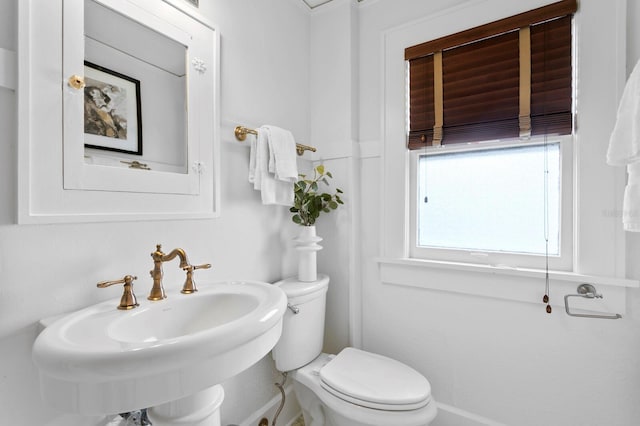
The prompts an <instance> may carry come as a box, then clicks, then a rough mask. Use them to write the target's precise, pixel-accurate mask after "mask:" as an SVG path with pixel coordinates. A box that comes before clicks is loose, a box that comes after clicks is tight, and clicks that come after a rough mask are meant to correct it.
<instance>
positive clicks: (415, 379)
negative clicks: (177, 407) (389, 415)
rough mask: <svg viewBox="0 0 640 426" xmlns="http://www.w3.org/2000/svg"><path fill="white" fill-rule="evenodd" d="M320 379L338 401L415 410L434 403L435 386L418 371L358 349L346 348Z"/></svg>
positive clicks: (392, 409)
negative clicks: (339, 399) (433, 390)
mask: <svg viewBox="0 0 640 426" xmlns="http://www.w3.org/2000/svg"><path fill="white" fill-rule="evenodd" d="M320 379H321V384H322V387H323V388H324V389H325V390H327V391H328V392H330V393H332V394H333V395H335V396H337V397H338V398H341V399H343V400H345V401H348V402H351V403H353V404H358V405H361V406H364V407H369V408H376V409H379V410H391V411H404V410H415V409H418V408H421V407H424V406H425V405H427V404H428V403H429V401H430V400H431V385H430V384H429V381H427V379H425V378H424V377H423V376H422V375H421V374H420V373H418V372H417V371H416V370H414V369H413V368H411V367H409V366H407V365H405V364H403V363H401V362H399V361H396V360H394V359H391V358H387V357H384V356H382V355H378V354H372V353H370V352H365V351H361V350H359V349H355V348H346V349H344V350H343V351H342V352H340V353H339V354H338V355H337V356H336V357H335V358H334V359H333V360H331V361H330V362H329V363H327V364H326V365H325V366H324V367H322V368H321V369H320Z"/></svg>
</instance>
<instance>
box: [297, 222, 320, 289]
mask: <svg viewBox="0 0 640 426" xmlns="http://www.w3.org/2000/svg"><path fill="white" fill-rule="evenodd" d="M294 241H295V242H296V249H297V250H298V280H300V281H304V282H312V281H316V280H317V279H318V266H317V259H316V252H317V251H318V250H322V246H321V245H320V244H318V243H319V242H320V241H322V238H320V237H318V236H317V235H316V227H315V225H311V226H301V227H300V233H299V234H298V238H296V239H295V240H294Z"/></svg>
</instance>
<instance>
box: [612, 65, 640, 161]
mask: <svg viewBox="0 0 640 426" xmlns="http://www.w3.org/2000/svg"><path fill="white" fill-rule="evenodd" d="M636 160H640V62H638V63H637V64H636V66H635V68H634V69H633V72H631V75H630V76H629V80H628V81H627V84H626V86H625V88H624V92H623V93H622V99H621V100H620V106H619V107H618V117H617V120H616V124H615V127H614V128H613V132H612V133H611V138H610V139H609V150H608V151H607V163H609V164H610V165H612V166H624V165H626V164H629V163H633V162H634V161H636Z"/></svg>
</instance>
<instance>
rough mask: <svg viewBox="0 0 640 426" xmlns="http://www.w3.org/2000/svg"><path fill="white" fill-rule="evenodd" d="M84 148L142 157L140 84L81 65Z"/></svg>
mask: <svg viewBox="0 0 640 426" xmlns="http://www.w3.org/2000/svg"><path fill="white" fill-rule="evenodd" d="M84 75H85V78H84V79H85V87H84V143H85V146H86V147H87V148H95V149H103V150H107V151H116V152H124V153H127V154H135V155H142V119H141V109H140V105H141V102H140V81H139V80H136V79H134V78H132V77H129V76H126V75H124V74H121V73H119V72H116V71H113V70H110V69H107V68H105V67H103V66H100V65H96V64H94V63H91V62H87V61H85V62H84Z"/></svg>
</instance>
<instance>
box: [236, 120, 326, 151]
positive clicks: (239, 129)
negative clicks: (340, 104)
mask: <svg viewBox="0 0 640 426" xmlns="http://www.w3.org/2000/svg"><path fill="white" fill-rule="evenodd" d="M234 133H235V135H236V139H238V140H239V141H240V142H242V141H244V140H245V139H247V134H252V135H256V136H257V135H258V131H257V130H254V129H249V128H248V127H244V126H236V128H235V130H234ZM305 151H311V152H316V149H315V148H314V147H312V146H309V145H302V144H300V143H297V144H296V152H297V153H298V155H302V154H304V152H305Z"/></svg>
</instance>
